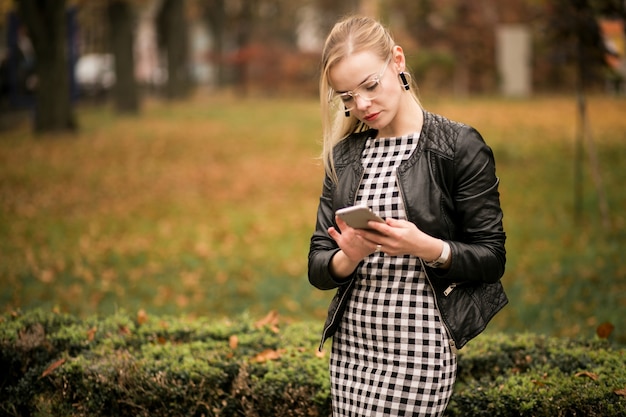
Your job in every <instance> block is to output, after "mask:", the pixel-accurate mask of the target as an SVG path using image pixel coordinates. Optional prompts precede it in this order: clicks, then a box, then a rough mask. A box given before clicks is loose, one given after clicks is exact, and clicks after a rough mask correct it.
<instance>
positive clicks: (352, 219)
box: [335, 206, 385, 229]
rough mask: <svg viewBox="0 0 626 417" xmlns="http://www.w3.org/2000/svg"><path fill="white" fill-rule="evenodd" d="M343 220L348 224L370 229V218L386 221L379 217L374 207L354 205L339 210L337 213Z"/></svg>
mask: <svg viewBox="0 0 626 417" xmlns="http://www.w3.org/2000/svg"><path fill="white" fill-rule="evenodd" d="M335 214H337V216H338V217H339V218H341V220H343V221H344V222H346V223H347V224H348V226H350V227H353V228H355V229H369V226H368V225H367V222H368V221H370V220H373V221H376V222H381V223H384V222H385V221H384V220H383V219H381V218H380V217H378V216H377V215H376V214H375V213H374V212H373V211H372V209H370V208H369V207H367V206H352V207H346V208H343V209H340V210H337V212H336V213H335Z"/></svg>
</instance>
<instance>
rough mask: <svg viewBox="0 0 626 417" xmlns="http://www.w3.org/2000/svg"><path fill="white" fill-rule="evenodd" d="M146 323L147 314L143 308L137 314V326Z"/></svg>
mask: <svg viewBox="0 0 626 417" xmlns="http://www.w3.org/2000/svg"><path fill="white" fill-rule="evenodd" d="M147 321H148V313H146V310H144V309H143V308H142V309H141V310H139V311H138V312H137V324H139V325H140V326H141V325H142V324H145V323H146V322H147Z"/></svg>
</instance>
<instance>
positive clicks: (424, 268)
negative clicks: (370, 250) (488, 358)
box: [396, 170, 458, 355]
mask: <svg viewBox="0 0 626 417" xmlns="http://www.w3.org/2000/svg"><path fill="white" fill-rule="evenodd" d="M396 186H397V187H398V190H400V196H401V200H402V207H403V208H404V212H405V213H406V217H407V219H408V218H409V212H408V211H407V208H406V203H405V198H404V190H403V189H402V186H401V184H400V179H399V177H398V172H397V170H396ZM419 260H420V264H421V265H422V270H423V271H424V276H425V277H426V281H427V282H428V285H429V286H430V289H431V291H432V292H433V298H434V299H435V307H436V308H437V311H438V312H439V316H440V317H441V322H442V323H443V327H445V328H446V331H447V332H448V337H449V338H450V341H449V344H450V349H451V350H452V353H453V354H454V355H456V354H457V351H458V349H457V348H456V342H455V341H454V339H453V337H452V332H451V331H450V328H449V327H448V324H447V323H446V321H445V320H444V319H443V314H441V308H439V300H437V293H436V292H435V287H434V286H433V284H432V282H431V281H430V277H429V276H428V272H427V271H426V266H425V265H424V260H423V259H422V258H419ZM455 287H456V284H455V283H452V284H450V286H449V287H448V288H446V290H445V291H444V292H443V295H444V296H446V297H447V296H448V295H450V293H451V292H452V291H454V288H455Z"/></svg>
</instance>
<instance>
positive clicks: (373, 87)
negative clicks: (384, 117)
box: [329, 57, 391, 111]
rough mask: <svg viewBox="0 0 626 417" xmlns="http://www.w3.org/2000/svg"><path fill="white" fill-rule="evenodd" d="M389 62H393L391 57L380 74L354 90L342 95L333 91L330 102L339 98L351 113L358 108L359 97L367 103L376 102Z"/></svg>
mask: <svg viewBox="0 0 626 417" xmlns="http://www.w3.org/2000/svg"><path fill="white" fill-rule="evenodd" d="M389 61H391V57H389V59H387V62H385V66H384V67H383V69H382V70H381V71H380V72H379V73H378V74H376V75H374V76H372V77H371V78H369V79H368V80H366V81H364V82H363V83H361V84H360V85H359V86H358V87H357V88H355V89H354V90H350V91H345V92H342V93H338V92H336V91H333V90H331V91H330V94H329V100H331V101H332V100H333V99H334V98H336V97H339V99H340V100H341V103H342V104H343V105H344V108H345V111H350V110H352V109H354V108H355V107H356V98H357V96H358V97H361V98H363V99H365V100H367V101H371V100H374V99H375V98H376V97H378V95H379V94H380V93H381V87H382V85H381V82H380V80H381V78H383V75H385V71H386V70H387V66H388V65H389Z"/></svg>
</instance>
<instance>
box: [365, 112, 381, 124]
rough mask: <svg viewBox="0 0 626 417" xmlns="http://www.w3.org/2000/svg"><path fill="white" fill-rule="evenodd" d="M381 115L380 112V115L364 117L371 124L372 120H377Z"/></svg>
mask: <svg viewBox="0 0 626 417" xmlns="http://www.w3.org/2000/svg"><path fill="white" fill-rule="evenodd" d="M379 114H380V112H378V113H370V114H368V115H367V116H365V117H364V119H365V120H367V121H368V122H371V121H372V120H375V119H376V118H377V117H378V115H379Z"/></svg>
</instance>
